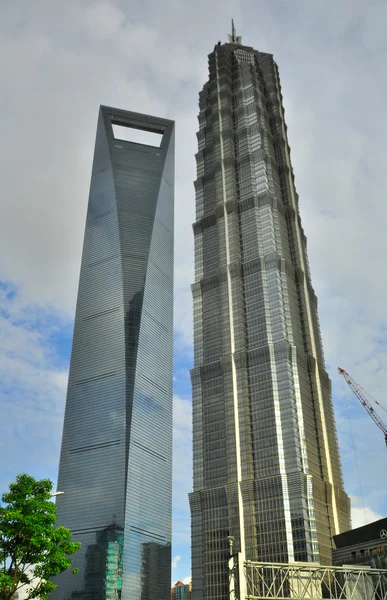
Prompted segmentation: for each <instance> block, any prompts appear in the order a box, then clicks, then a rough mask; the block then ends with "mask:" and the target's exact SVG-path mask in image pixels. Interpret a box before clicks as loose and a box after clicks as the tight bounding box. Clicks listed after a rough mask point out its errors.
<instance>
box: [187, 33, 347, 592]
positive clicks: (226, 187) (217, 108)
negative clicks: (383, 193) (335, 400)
mask: <svg viewBox="0 0 387 600" xmlns="http://www.w3.org/2000/svg"><path fill="white" fill-rule="evenodd" d="M199 107H200V112H199V132H198V134H197V137H198V153H197V156H196V158H197V179H196V181H195V188H196V221H195V223H194V226H193V227H194V236H195V283H194V284H193V302H194V368H193V370H192V372H191V379H192V387H193V460H194V482H193V492H192V493H191V494H190V505H191V520H192V577H193V598H194V599H195V600H199V599H201V598H205V599H206V600H209V599H215V598H217V599H219V598H226V597H227V595H228V588H227V586H228V580H227V556H228V553H229V548H228V540H227V538H228V537H229V536H230V537H231V538H234V545H233V549H234V550H235V551H239V552H240V553H241V555H242V556H243V557H245V558H246V559H249V560H260V561H277V562H288V561H289V562H291V561H317V562H318V561H319V562H321V563H326V564H328V563H330V562H331V547H332V536H333V535H335V534H336V533H338V532H339V531H342V530H346V529H348V527H349V500H348V497H347V495H346V494H345V491H344V487H343V479H342V473H341V465H340V458H339V451H338V443H337V436H336V428H335V421H334V414H333V407H332V398H331V382H330V379H329V377H328V374H327V372H326V370H325V363H324V356H323V350H322V344H321V336H320V330H319V324H318V316H317V298H316V295H315V293H314V290H313V287H312V284H311V278H310V273H309V267H308V258H307V248H306V237H305V234H304V231H303V229H302V225H301V220H300V215H299V210H298V196H297V193H296V189H295V184H294V175H293V170H292V165H291V160H290V149H289V145H288V140H287V128H286V124H285V119H284V108H283V105H282V95H281V86H280V80H279V74H278V68H277V65H276V63H275V62H274V60H273V56H272V55H271V54H267V53H263V52H258V51H257V50H254V49H253V48H251V47H248V46H243V45H242V43H241V38H240V37H237V36H236V34H235V29H234V25H233V31H232V35H231V36H229V42H228V43H226V44H221V43H220V42H219V43H218V44H217V45H216V46H215V48H214V51H213V52H212V53H211V54H210V55H209V80H208V82H207V83H206V84H205V85H204V87H203V90H202V92H201V93H200V96H199Z"/></svg>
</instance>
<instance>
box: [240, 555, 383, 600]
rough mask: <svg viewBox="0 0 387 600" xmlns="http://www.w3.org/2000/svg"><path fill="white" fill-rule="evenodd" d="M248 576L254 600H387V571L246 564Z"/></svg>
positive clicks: (306, 565)
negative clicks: (328, 599) (272, 599)
mask: <svg viewBox="0 0 387 600" xmlns="http://www.w3.org/2000/svg"><path fill="white" fill-rule="evenodd" d="M244 574H245V579H246V598H249V599H250V600H264V599H265V600H266V599H269V598H276V599H277V600H285V599H288V598H299V599H301V598H302V599H305V598H308V599H309V600H322V598H330V599H331V600H344V599H345V600H355V599H356V600H387V570H379V569H371V568H367V567H364V566H362V567H360V566H347V567H345V566H344V567H332V566H322V565H312V564H305V563H289V564H282V563H259V562H252V561H246V562H245V563H244Z"/></svg>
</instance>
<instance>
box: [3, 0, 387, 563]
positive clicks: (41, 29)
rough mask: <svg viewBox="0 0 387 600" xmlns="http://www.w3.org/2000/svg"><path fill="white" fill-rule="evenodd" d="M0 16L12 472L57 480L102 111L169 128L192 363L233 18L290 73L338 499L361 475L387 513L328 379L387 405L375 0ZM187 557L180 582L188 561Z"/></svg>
mask: <svg viewBox="0 0 387 600" xmlns="http://www.w3.org/2000/svg"><path fill="white" fill-rule="evenodd" d="M3 4H4V6H2V7H1V9H0V12H1V15H0V16H1V18H0V52H1V55H2V56H3V57H5V60H3V61H2V63H1V65H0V79H1V82H2V113H1V117H0V122H1V131H2V145H1V148H0V165H1V167H0V168H1V182H2V216H1V220H0V280H5V281H8V282H12V284H13V285H16V287H17V290H18V295H17V298H16V299H15V298H12V295H11V297H8V296H7V294H6V293H5V292H4V290H2V288H0V298H1V299H0V311H1V315H2V318H1V319H0V339H1V341H2V355H1V357H2V358H1V360H2V362H1V363H0V376H1V377H2V388H1V389H2V392H1V393H2V396H1V401H2V411H4V410H5V413H4V412H3V413H2V415H3V414H5V416H6V419H7V420H6V421H4V419H3V418H2V419H1V423H0V429H1V427H2V429H1V434H2V435H5V437H3V438H1V436H0V445H2V444H5V447H6V448H7V468H6V470H4V471H2V472H3V473H5V475H4V476H7V477H8V474H10V472H11V471H10V469H11V467H10V464H11V463H10V461H9V460H8V455H9V456H12V457H13V461H12V465H13V466H12V468H16V466H15V465H23V464H24V465H28V464H31V463H30V462H29V461H30V460H31V461H32V460H33V459H34V460H35V459H36V461H40V462H39V464H41V468H42V469H46V467H47V465H49V468H50V469H51V467H52V469H53V470H54V469H56V466H55V467H54V464H55V465H57V457H58V449H59V443H60V430H61V418H62V416H61V415H62V411H63V404H64V395H65V388H66V378H67V365H65V364H62V363H60V364H57V359H58V357H57V356H56V355H57V352H58V348H57V344H56V342H55V341H52V340H53V339H54V338H55V336H54V335H53V332H54V330H55V329H56V330H57V333H59V334H60V333H61V332H62V331H63V329H64V328H67V327H68V326H69V320H71V317H72V315H73V313H74V307H75V300H76V290H77V280H78V275H79V266H80V257H81V251H82V240H83V231H84V222H85V215H86V206H87V196H88V188H89V182H90V172H91V164H92V156H93V146H94V136H95V127H96V119H97V111H98V107H99V104H101V103H102V104H108V105H112V106H117V107H121V108H126V109H128V110H137V111H139V112H148V113H154V114H158V115H161V116H165V117H169V118H174V119H176V141H177V145H176V238H175V250H176V252H175V257H176V262H175V274H176V277H175V283H176V290H175V304H176V310H175V329H176V333H177V340H178V348H179V352H180V356H184V357H186V356H187V347H189V346H190V345H191V342H192V310H191V292H190V289H189V286H190V284H191V283H192V281H193V256H192V247H193V243H192V230H191V223H192V222H193V220H194V189H193V185H192V181H193V179H194V178H195V161H194V154H195V152H196V138H195V132H196V130H197V120H196V115H197V112H198V108H197V93H198V91H199V89H200V88H201V86H202V85H203V83H204V81H205V80H206V77H207V58H206V55H207V53H208V52H210V51H211V50H212V48H213V45H214V44H215V43H216V41H217V40H218V39H222V40H225V37H226V33H227V32H228V31H229V30H230V22H229V21H230V17H231V15H233V16H234V18H235V21H236V24H237V29H238V32H240V33H241V34H242V35H243V41H244V43H246V44H251V45H254V46H255V47H257V48H259V49H262V50H263V51H268V52H273V53H274V56H275V58H276V60H277V62H278V64H279V68H280V73H281V81H282V88H283V89H282V91H283V96H284V104H285V109H286V119H287V124H288V128H289V141H290V145H291V147H292V159H293V166H294V171H295V177H296V184H297V190H298V192H299V195H300V210H301V215H302V219H303V225H304V229H305V232H306V234H307V236H308V244H309V246H308V247H309V256H310V263H311V271H312V278H313V284H314V286H315V289H316V292H317V294H318V296H319V306H320V315H321V325H322V334H323V341H324V346H325V355H326V358H327V362H328V365H329V369H330V373H331V376H332V380H333V390H334V396H335V403H336V412H337V422H338V430H339V437H340V443H341V447H342V453H343V462H344V466H345V482H346V486H347V489H348V491H349V492H351V493H352V494H357V495H359V481H358V480H359V477H358V475H357V473H359V476H360V479H361V482H362V489H363V495H364V502H365V504H366V506H367V507H369V510H371V511H375V514H377V513H380V514H386V511H387V505H386V500H385V498H386V487H385V485H383V481H384V480H383V481H382V480H381V478H380V473H384V472H385V469H386V466H387V465H386V463H387V460H386V456H385V448H384V442H383V439H382V437H380V436H381V434H379V431H378V430H377V429H376V427H375V425H374V424H373V423H372V422H371V420H370V419H369V417H368V416H367V415H366V414H365V413H364V410H363V408H362V407H361V406H360V405H359V404H358V402H357V400H356V399H355V398H353V397H351V396H350V395H348V393H347V392H346V391H344V387H343V382H341V380H340V379H339V378H338V376H337V375H336V372H335V369H336V366H338V365H340V366H343V367H345V368H346V369H347V370H348V371H349V372H350V373H351V374H353V376H355V377H356V379H358V380H359V382H360V383H361V384H362V385H363V386H364V388H365V389H366V390H367V391H369V392H370V393H372V394H373V395H374V396H375V397H376V398H378V399H380V400H381V401H383V400H384V390H385V389H386V388H387V375H386V373H387V351H386V348H387V344H386V341H387V336H386V332H387V317H386V311H385V298H386V296H387V278H386V277H384V276H383V273H384V271H385V256H386V255H387V237H386V235H385V231H386V230H387V210H386V207H385V190H386V187H387V185H386V184H387V181H386V178H387V174H386V169H385V165H386V162H387V151H386V148H385V143H384V140H385V139H386V138H387V121H386V119H384V113H385V109H384V103H385V97H386V94H387V85H386V82H385V79H384V78H383V77H381V76H380V74H381V73H383V72H384V56H383V52H380V50H381V49H382V48H383V47H384V46H385V44H386V38H385V35H384V30H383V23H384V22H385V10H386V7H385V6H384V5H383V4H381V3H376V2H373V3H371V4H370V2H369V1H368V0H342V1H341V2H339V3H338V2H336V1H334V0H327V1H323V0H316V1H315V2H310V1H309V0H298V1H297V2H295V3H292V4H291V5H290V4H288V5H287V4H286V3H276V2H272V3H269V2H263V0H261V1H259V2H256V0H246V1H245V2H243V3H242V2H239V3H238V2H237V3H235V2H231V0H226V1H221V0H214V1H213V2H211V3H208V2H206V1H205V0H197V2H195V3H192V2H188V0H182V1H181V2H179V3H176V1H175V0H165V2H163V3H157V2H155V1H154V0H144V2H143V3H141V5H140V4H138V6H136V7H130V9H129V7H128V4H127V3H126V4H125V3H123V2H119V1H118V0H117V1H113V0H110V1H108V0H68V1H67V2H60V1H59V0H41V2H39V3H38V5H36V3H35V4H33V5H32V4H28V3H27V4H26V3H24V2H22V1H21V0H13V2H11V3H3ZM203 14H205V15H206V18H205V19H203ZM376 50H378V51H376ZM4 311H5V312H4ZM70 327H71V325H70ZM190 410H191V408H190V402H189V401H188V400H186V399H184V398H180V397H178V398H175V438H174V447H175V455H174V456H175V462H174V473H175V481H176V488H175V492H174V506H175V511H176V521H175V523H174V531H175V533H174V535H175V538H176V539H177V540H180V541H181V542H182V543H183V542H184V543H186V544H187V546H188V542H189V519H188V501H187V492H188V491H189V490H190V488H191V437H190V436H191V416H190ZM29 423H30V425H29ZM38 423H39V426H38ZM351 423H352V424H351ZM10 424H11V425H10ZM350 424H351V428H352V433H351V430H350ZM1 454H2V455H3V456H5V454H4V452H3V453H0V456H1ZM15 457H16V462H15V460H14V459H15ZM356 457H357V458H356ZM47 461H48V462H47ZM356 462H357V466H356ZM26 468H27V466H26ZM358 508H359V507H357V506H355V509H358ZM179 555H181V556H182V560H181V561H180V564H179V565H178V568H180V569H181V570H182V573H181V575H183V573H187V572H188V569H189V566H186V565H184V564H183V562H184V556H183V552H182V551H181V550H179ZM176 575H178V574H177V573H176Z"/></svg>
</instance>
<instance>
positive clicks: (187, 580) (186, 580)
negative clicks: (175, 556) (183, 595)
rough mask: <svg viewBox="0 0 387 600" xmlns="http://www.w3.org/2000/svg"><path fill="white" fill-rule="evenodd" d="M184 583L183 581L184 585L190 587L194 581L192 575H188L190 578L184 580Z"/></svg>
mask: <svg viewBox="0 0 387 600" xmlns="http://www.w3.org/2000/svg"><path fill="white" fill-rule="evenodd" d="M182 581H183V583H184V585H188V584H189V583H191V581H192V577H191V575H188V577H184V579H183V580H182Z"/></svg>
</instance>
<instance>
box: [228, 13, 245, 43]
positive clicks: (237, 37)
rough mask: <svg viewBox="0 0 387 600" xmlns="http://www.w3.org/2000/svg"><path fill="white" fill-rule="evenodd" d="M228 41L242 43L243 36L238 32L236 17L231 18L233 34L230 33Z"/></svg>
mask: <svg viewBox="0 0 387 600" xmlns="http://www.w3.org/2000/svg"><path fill="white" fill-rule="evenodd" d="M228 41H229V42H230V44H241V43H242V36H240V35H237V34H236V30H235V25H234V19H231V35H230V34H229V35H228Z"/></svg>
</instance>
